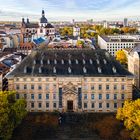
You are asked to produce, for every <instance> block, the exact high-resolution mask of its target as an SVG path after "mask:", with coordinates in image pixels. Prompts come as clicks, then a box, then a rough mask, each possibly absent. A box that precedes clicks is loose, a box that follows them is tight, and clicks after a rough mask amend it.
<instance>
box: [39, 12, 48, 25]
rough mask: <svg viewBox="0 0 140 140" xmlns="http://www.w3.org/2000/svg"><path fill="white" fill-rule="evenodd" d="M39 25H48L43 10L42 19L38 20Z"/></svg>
mask: <svg viewBox="0 0 140 140" xmlns="http://www.w3.org/2000/svg"><path fill="white" fill-rule="evenodd" d="M40 23H48V20H47V18H46V17H45V11H44V10H42V17H41V18H40Z"/></svg>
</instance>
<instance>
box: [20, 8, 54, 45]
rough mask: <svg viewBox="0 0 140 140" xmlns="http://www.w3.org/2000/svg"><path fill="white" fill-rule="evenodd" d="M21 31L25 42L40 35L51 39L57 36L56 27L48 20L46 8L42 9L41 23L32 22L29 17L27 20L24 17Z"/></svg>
mask: <svg viewBox="0 0 140 140" xmlns="http://www.w3.org/2000/svg"><path fill="white" fill-rule="evenodd" d="M21 31H22V34H23V35H24V39H25V40H24V41H25V42H26V41H32V40H33V39H35V38H40V37H45V38H46V37H49V38H51V39H52V38H54V37H55V28H54V26H53V25H52V24H51V23H49V22H48V20H47V18H46V17H45V11H44V10H42V15H41V18H40V21H39V23H31V22H30V21H29V19H28V18H27V21H25V19H24V18H23V19H22V27H21Z"/></svg>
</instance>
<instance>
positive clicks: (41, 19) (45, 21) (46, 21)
mask: <svg viewBox="0 0 140 140" xmlns="http://www.w3.org/2000/svg"><path fill="white" fill-rule="evenodd" d="M40 23H48V20H47V19H46V18H45V17H41V18H40Z"/></svg>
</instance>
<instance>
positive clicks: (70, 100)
mask: <svg viewBox="0 0 140 140" xmlns="http://www.w3.org/2000/svg"><path fill="white" fill-rule="evenodd" d="M62 100H63V110H64V111H65V112H66V111H77V110H78V98H77V95H76V94H74V93H69V92H68V93H65V94H63V99H62Z"/></svg>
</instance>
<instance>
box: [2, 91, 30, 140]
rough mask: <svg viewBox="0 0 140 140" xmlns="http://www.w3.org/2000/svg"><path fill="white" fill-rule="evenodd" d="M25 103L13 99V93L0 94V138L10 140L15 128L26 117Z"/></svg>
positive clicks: (21, 100)
mask: <svg viewBox="0 0 140 140" xmlns="http://www.w3.org/2000/svg"><path fill="white" fill-rule="evenodd" d="M25 106H26V102H25V100H24V99H19V100H16V99H15V92H14V91H5V92H0V138H1V139H3V140H7V139H10V138H11V136H12V132H13V130H14V128H15V127H17V125H18V124H19V123H20V122H21V121H22V119H23V118H24V117H25V116H26V114H27V111H26V109H25Z"/></svg>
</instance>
